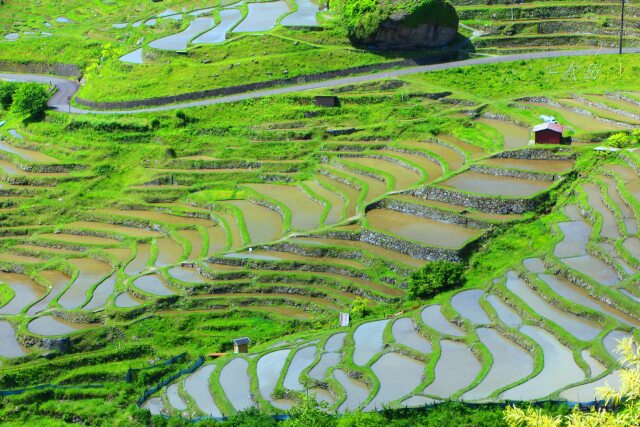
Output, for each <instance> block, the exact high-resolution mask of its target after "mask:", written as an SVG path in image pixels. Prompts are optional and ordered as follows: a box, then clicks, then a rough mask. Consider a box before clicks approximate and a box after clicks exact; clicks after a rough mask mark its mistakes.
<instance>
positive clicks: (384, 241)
mask: <svg viewBox="0 0 640 427" xmlns="http://www.w3.org/2000/svg"><path fill="white" fill-rule="evenodd" d="M360 241H362V242H365V243H369V244H371V245H375V246H380V247H383V248H386V249H390V250H393V251H396V252H400V253H403V254H405V255H409V256H412V257H414V258H418V259H424V260H430V261H438V260H446V261H455V262H458V261H462V258H461V257H460V255H459V254H458V251H456V250H452V249H444V248H436V247H428V246H422V245H420V244H417V243H412V242H408V241H406V240H402V239H399V238H397V237H393V236H389V235H387V234H383V233H379V232H376V231H372V230H368V229H363V230H362V232H361V233H360Z"/></svg>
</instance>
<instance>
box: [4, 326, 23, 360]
mask: <svg viewBox="0 0 640 427" xmlns="http://www.w3.org/2000/svg"><path fill="white" fill-rule="evenodd" d="M25 354H26V351H25V350H24V349H23V348H22V346H21V345H20V343H18V339H17V337H16V331H15V330H14V329H13V326H11V323H9V322H5V321H0V357H6V358H9V359H13V358H15V357H20V356H24V355H25Z"/></svg>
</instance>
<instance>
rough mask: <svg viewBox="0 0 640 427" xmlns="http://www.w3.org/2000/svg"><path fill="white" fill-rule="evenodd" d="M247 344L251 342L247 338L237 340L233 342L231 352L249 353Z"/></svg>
mask: <svg viewBox="0 0 640 427" xmlns="http://www.w3.org/2000/svg"><path fill="white" fill-rule="evenodd" d="M249 344H251V340H250V339H249V338H247V337H243V338H237V339H235V340H233V352H234V353H249Z"/></svg>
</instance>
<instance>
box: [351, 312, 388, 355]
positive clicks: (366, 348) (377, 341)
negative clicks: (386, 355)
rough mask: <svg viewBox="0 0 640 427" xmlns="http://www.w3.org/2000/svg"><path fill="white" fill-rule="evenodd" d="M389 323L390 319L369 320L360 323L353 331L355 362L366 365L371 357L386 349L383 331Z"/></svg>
mask: <svg viewBox="0 0 640 427" xmlns="http://www.w3.org/2000/svg"><path fill="white" fill-rule="evenodd" d="M387 323H389V321H388V320H380V321H377V322H369V323H365V324H363V325H360V326H359V327H358V329H356V330H355V332H354V333H353V341H354V344H355V347H354V351H353V363H355V364H356V365H358V366H364V365H366V364H367V363H368V362H369V360H371V358H372V357H373V356H374V355H376V354H377V353H379V352H381V351H382V350H383V349H384V344H383V342H382V333H383V332H384V329H385V327H386V326H387Z"/></svg>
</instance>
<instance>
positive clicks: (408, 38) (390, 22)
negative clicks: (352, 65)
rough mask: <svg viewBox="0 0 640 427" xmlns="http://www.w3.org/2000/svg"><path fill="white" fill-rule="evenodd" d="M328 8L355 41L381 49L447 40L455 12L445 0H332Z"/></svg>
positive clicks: (441, 43)
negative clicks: (338, 17) (336, 15)
mask: <svg viewBox="0 0 640 427" xmlns="http://www.w3.org/2000/svg"><path fill="white" fill-rule="evenodd" d="M331 7H332V9H333V10H334V11H335V12H336V13H337V14H338V15H339V16H340V21H341V22H342V24H343V26H344V27H345V29H346V31H347V35H348V36H349V38H350V39H351V40H352V41H353V42H354V43H356V44H360V45H366V46H373V47H376V48H379V49H384V50H397V49H403V50H404V49H407V50H408V49H424V48H433V47H441V46H445V45H447V44H449V43H450V42H451V41H452V40H453V39H454V38H455V37H456V34H457V33H458V14H457V13H456V10H455V8H454V7H453V6H452V5H451V4H450V3H449V2H447V1H445V0H404V1H401V0H333V1H332V2H331Z"/></svg>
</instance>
